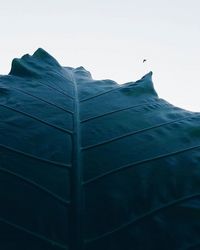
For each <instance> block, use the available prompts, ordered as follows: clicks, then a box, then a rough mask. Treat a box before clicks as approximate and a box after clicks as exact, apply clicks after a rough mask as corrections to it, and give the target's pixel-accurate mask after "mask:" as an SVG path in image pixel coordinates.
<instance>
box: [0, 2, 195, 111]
mask: <svg viewBox="0 0 200 250" xmlns="http://www.w3.org/2000/svg"><path fill="white" fill-rule="evenodd" d="M0 4H1V7H0V37H1V39H0V74H1V75H2V74H8V73H9V71H10V67H11V62H12V59H13V58H16V57H17V58H19V57H21V56H22V55H24V54H27V53H28V54H33V53H34V51H35V50H36V49H37V48H39V47H42V48H43V49H45V50H46V51H47V52H48V53H50V54H51V55H52V56H54V57H55V58H56V59H57V60H58V61H59V63H60V64H61V65H63V66H70V67H79V66H83V67H84V68H86V69H87V70H88V71H90V72H91V74H92V76H93V78H94V79H112V80H114V81H116V82H118V83H120V84H122V83H125V82H130V81H136V80H138V79H140V78H141V77H142V76H143V75H145V74H146V73H148V72H149V71H153V82H154V87H155V89H156V91H157V93H158V95H159V97H161V98H163V99H165V100H167V101H168V102H170V103H172V104H174V105H175V106H178V107H181V108H184V109H187V110H191V111H197V112H200V97H199V92H200V77H199V72H200V61H199V56H200V15H199V10H200V1H199V0H190V1H188V0H187V1H186V0H166V1H165V0H71V1H69V0H34V1H33V0H31V1H30V0H17V1H16V0H0ZM143 59H146V60H147V61H146V62H145V63H143Z"/></svg>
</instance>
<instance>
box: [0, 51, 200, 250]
mask: <svg viewBox="0 0 200 250" xmlns="http://www.w3.org/2000/svg"><path fill="white" fill-rule="evenodd" d="M151 77H152V72H150V73H148V74H147V75H145V76H144V77H143V78H142V79H140V80H139V81H136V82H130V83H126V84H124V85H118V84H117V83H116V82H114V81H111V80H94V79H92V77H91V75H90V73H89V72H88V71H86V70H85V69H84V68H83V67H78V68H71V67H61V66H60V65H59V63H58V62H57V61H56V60H55V59H54V58H53V57H52V56H51V55H49V54H48V53H47V52H45V51H44V50H43V49H38V50H37V51H36V52H35V53H34V54H33V56H29V55H25V56H23V57H22V58H21V59H14V60H13V62H12V68H11V71H10V73H9V75H5V76H1V77H0V109H1V112H0V116H1V120H0V131H1V133H0V153H1V158H0V201H1V204H0V249H2V250H15V249H16V250H18V249H20V250H51V249H57V250H59V249H67V250H102V249H103V250H177V249H184V250H185V249H193V250H194V249H200V114H199V113H195V112H189V111H186V110H183V109H180V108H177V107H175V106H173V105H171V104H169V103H168V102H166V101H165V100H163V99H160V98H159V97H158V95H157V93H156V92H155V90H154V87H153V83H152V79H151ZM172 91H173V90H172Z"/></svg>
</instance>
